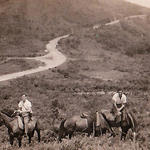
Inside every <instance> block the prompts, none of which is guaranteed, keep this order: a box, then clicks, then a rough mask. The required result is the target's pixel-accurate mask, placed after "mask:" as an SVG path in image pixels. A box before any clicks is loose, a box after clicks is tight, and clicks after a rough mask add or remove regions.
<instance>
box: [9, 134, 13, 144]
mask: <svg viewBox="0 0 150 150" xmlns="http://www.w3.org/2000/svg"><path fill="white" fill-rule="evenodd" d="M9 142H10V144H11V145H13V143H14V137H13V136H12V135H10V136H9Z"/></svg>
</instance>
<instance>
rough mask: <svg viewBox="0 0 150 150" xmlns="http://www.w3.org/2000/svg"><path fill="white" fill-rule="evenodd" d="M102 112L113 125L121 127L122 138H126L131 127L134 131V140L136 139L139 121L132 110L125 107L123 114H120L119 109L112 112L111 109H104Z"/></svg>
mask: <svg viewBox="0 0 150 150" xmlns="http://www.w3.org/2000/svg"><path fill="white" fill-rule="evenodd" d="M102 114H103V116H104V118H105V119H106V120H107V122H108V124H109V125H110V126H111V127H121V130H122V132H121V140H122V139H124V140H125V138H126V135H127V132H128V130H129V129H131V130H132V133H133V140H134V141H135V138H136V132H137V122H136V119H135V117H134V116H133V114H132V113H131V112H128V111H127V110H126V109H124V110H123V111H122V112H121V114H120V115H118V113H117V111H114V113H113V114H112V113H111V112H110V111H109V110H103V111H102ZM110 116H111V117H110Z"/></svg>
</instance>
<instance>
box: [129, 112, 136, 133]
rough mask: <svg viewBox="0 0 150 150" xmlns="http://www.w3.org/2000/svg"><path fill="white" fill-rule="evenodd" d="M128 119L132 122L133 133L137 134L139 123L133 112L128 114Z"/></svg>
mask: <svg viewBox="0 0 150 150" xmlns="http://www.w3.org/2000/svg"><path fill="white" fill-rule="evenodd" d="M128 117H129V119H130V122H131V129H132V131H133V132H137V121H136V119H135V117H134V115H133V114H132V113H131V112H129V113H128Z"/></svg>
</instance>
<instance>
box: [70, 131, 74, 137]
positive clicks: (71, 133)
mask: <svg viewBox="0 0 150 150" xmlns="http://www.w3.org/2000/svg"><path fill="white" fill-rule="evenodd" d="M73 132H74V131H71V132H70V133H69V139H71V137H72V135H73Z"/></svg>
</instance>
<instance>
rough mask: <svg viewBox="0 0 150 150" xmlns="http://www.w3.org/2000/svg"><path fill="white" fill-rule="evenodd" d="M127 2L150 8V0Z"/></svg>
mask: <svg viewBox="0 0 150 150" xmlns="http://www.w3.org/2000/svg"><path fill="white" fill-rule="evenodd" d="M125 1H127V2H130V3H134V4H137V5H140V6H144V7H147V8H150V0H125Z"/></svg>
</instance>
